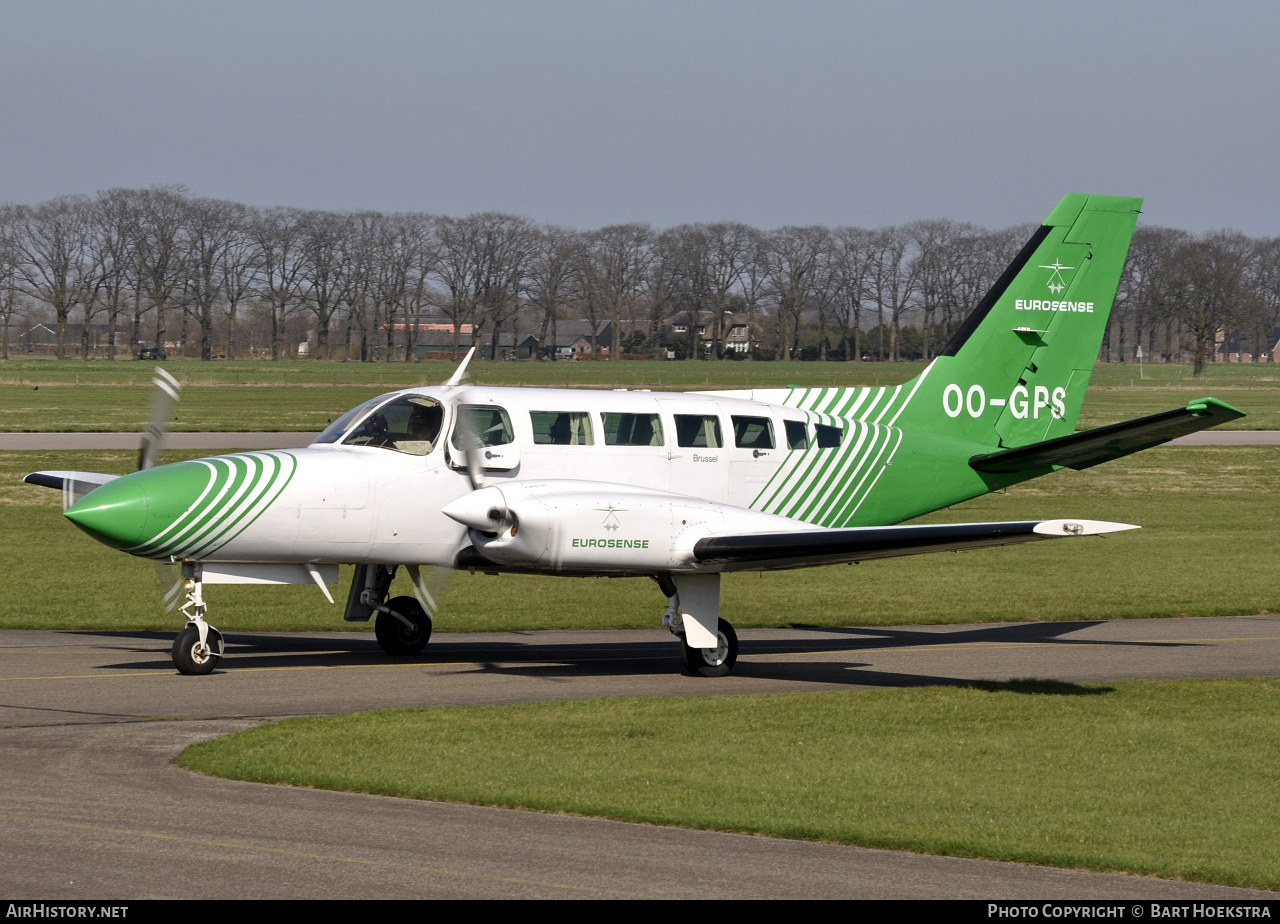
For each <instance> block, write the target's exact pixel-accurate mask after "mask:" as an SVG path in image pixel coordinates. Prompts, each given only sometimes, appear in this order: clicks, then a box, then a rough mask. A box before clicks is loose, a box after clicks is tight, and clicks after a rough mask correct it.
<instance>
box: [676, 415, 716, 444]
mask: <svg viewBox="0 0 1280 924" xmlns="http://www.w3.org/2000/svg"><path fill="white" fill-rule="evenodd" d="M675 418H676V442H677V443H679V444H680V445H681V446H689V447H692V448H695V449H697V448H702V449H720V448H721V447H722V446H724V437H723V436H722V435H721V433H720V418H719V417H716V416H715V415H714V414H676V415H675Z"/></svg>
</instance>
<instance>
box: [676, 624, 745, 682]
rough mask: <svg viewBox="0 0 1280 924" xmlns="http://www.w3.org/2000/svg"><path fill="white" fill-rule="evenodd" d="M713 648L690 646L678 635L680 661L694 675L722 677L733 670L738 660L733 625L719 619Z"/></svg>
mask: <svg viewBox="0 0 1280 924" xmlns="http://www.w3.org/2000/svg"><path fill="white" fill-rule="evenodd" d="M716 641H717V642H719V644H718V645H716V647H715V648H690V647H689V643H688V642H686V641H685V637H684V636H683V635H681V636H680V661H681V662H682V663H683V664H684V669H685V670H686V671H688V672H689V673H690V674H692V675H694V676H695V677H723V676H725V674H727V673H729V671H731V670H733V665H734V662H735V661H737V660H738V633H736V632H734V631H733V626H731V625H729V623H727V622H725V621H724V620H723V619H722V620H720V623H719V625H718V626H716Z"/></svg>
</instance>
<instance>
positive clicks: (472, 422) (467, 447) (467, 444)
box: [453, 391, 484, 491]
mask: <svg viewBox="0 0 1280 924" xmlns="http://www.w3.org/2000/svg"><path fill="white" fill-rule="evenodd" d="M465 397H466V392H465V391H462V392H459V393H458V394H457V396H456V397H455V398H454V402H453V407H454V413H455V414H457V415H458V425H457V431H458V436H459V437H460V438H461V441H462V458H463V460H464V461H465V462H466V463H467V477H468V478H470V479H471V488H472V490H475V491H478V490H480V489H481V488H483V487H484V465H483V462H482V461H481V460H482V458H483V456H482V450H483V449H484V446H483V445H482V444H481V442H480V434H479V432H478V431H477V430H476V418H475V415H474V414H472V413H471V412H470V411H468V410H467V405H465V404H463V403H462V402H463V400H464V399H465Z"/></svg>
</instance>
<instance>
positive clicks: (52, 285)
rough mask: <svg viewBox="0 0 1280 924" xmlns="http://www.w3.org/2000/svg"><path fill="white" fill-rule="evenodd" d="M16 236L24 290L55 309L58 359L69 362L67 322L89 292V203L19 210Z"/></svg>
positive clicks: (70, 200) (62, 200) (73, 200)
mask: <svg viewBox="0 0 1280 924" xmlns="http://www.w3.org/2000/svg"><path fill="white" fill-rule="evenodd" d="M18 230H19V233H18V234H17V235H16V238H15V243H16V244H17V248H16V250H17V256H18V272H19V279H20V280H21V284H22V288H23V290H24V291H26V292H27V293H28V294H29V295H31V296H32V297H33V298H35V299H38V300H39V301H42V302H44V303H45V304H47V305H49V307H50V308H52V309H53V312H54V317H55V319H56V325H57V334H56V337H57V339H56V347H55V351H56V355H57V357H58V359H65V358H66V339H67V318H68V317H69V316H70V314H71V310H72V309H73V308H75V307H76V305H77V302H78V299H79V297H80V295H81V294H82V293H83V291H84V285H83V282H84V276H85V274H86V273H87V272H89V271H90V267H89V265H88V264H89V260H88V254H87V250H88V246H89V235H90V226H89V200H88V199H87V198H85V197H84V196H61V197H59V198H57V199H51V200H50V201H48V202H44V203H41V204H40V205H38V206H36V207H35V208H34V209H27V208H23V209H21V210H20V218H19V220H18Z"/></svg>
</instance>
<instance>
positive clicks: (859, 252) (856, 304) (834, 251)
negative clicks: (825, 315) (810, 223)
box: [831, 227, 871, 361]
mask: <svg viewBox="0 0 1280 924" xmlns="http://www.w3.org/2000/svg"><path fill="white" fill-rule="evenodd" d="M870 238H871V232H870V231H867V230H866V229H864V228H853V227H843V228H837V229H836V230H835V233H834V234H833V235H832V239H831V270H832V274H833V279H832V282H833V285H834V290H833V293H832V305H833V307H834V317H835V319H836V321H837V322H839V324H840V349H841V351H842V355H843V356H844V358H845V359H846V360H848V361H854V360H859V361H860V360H861V359H862V302H863V299H865V298H866V294H867V267H868V264H869V262H870Z"/></svg>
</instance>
